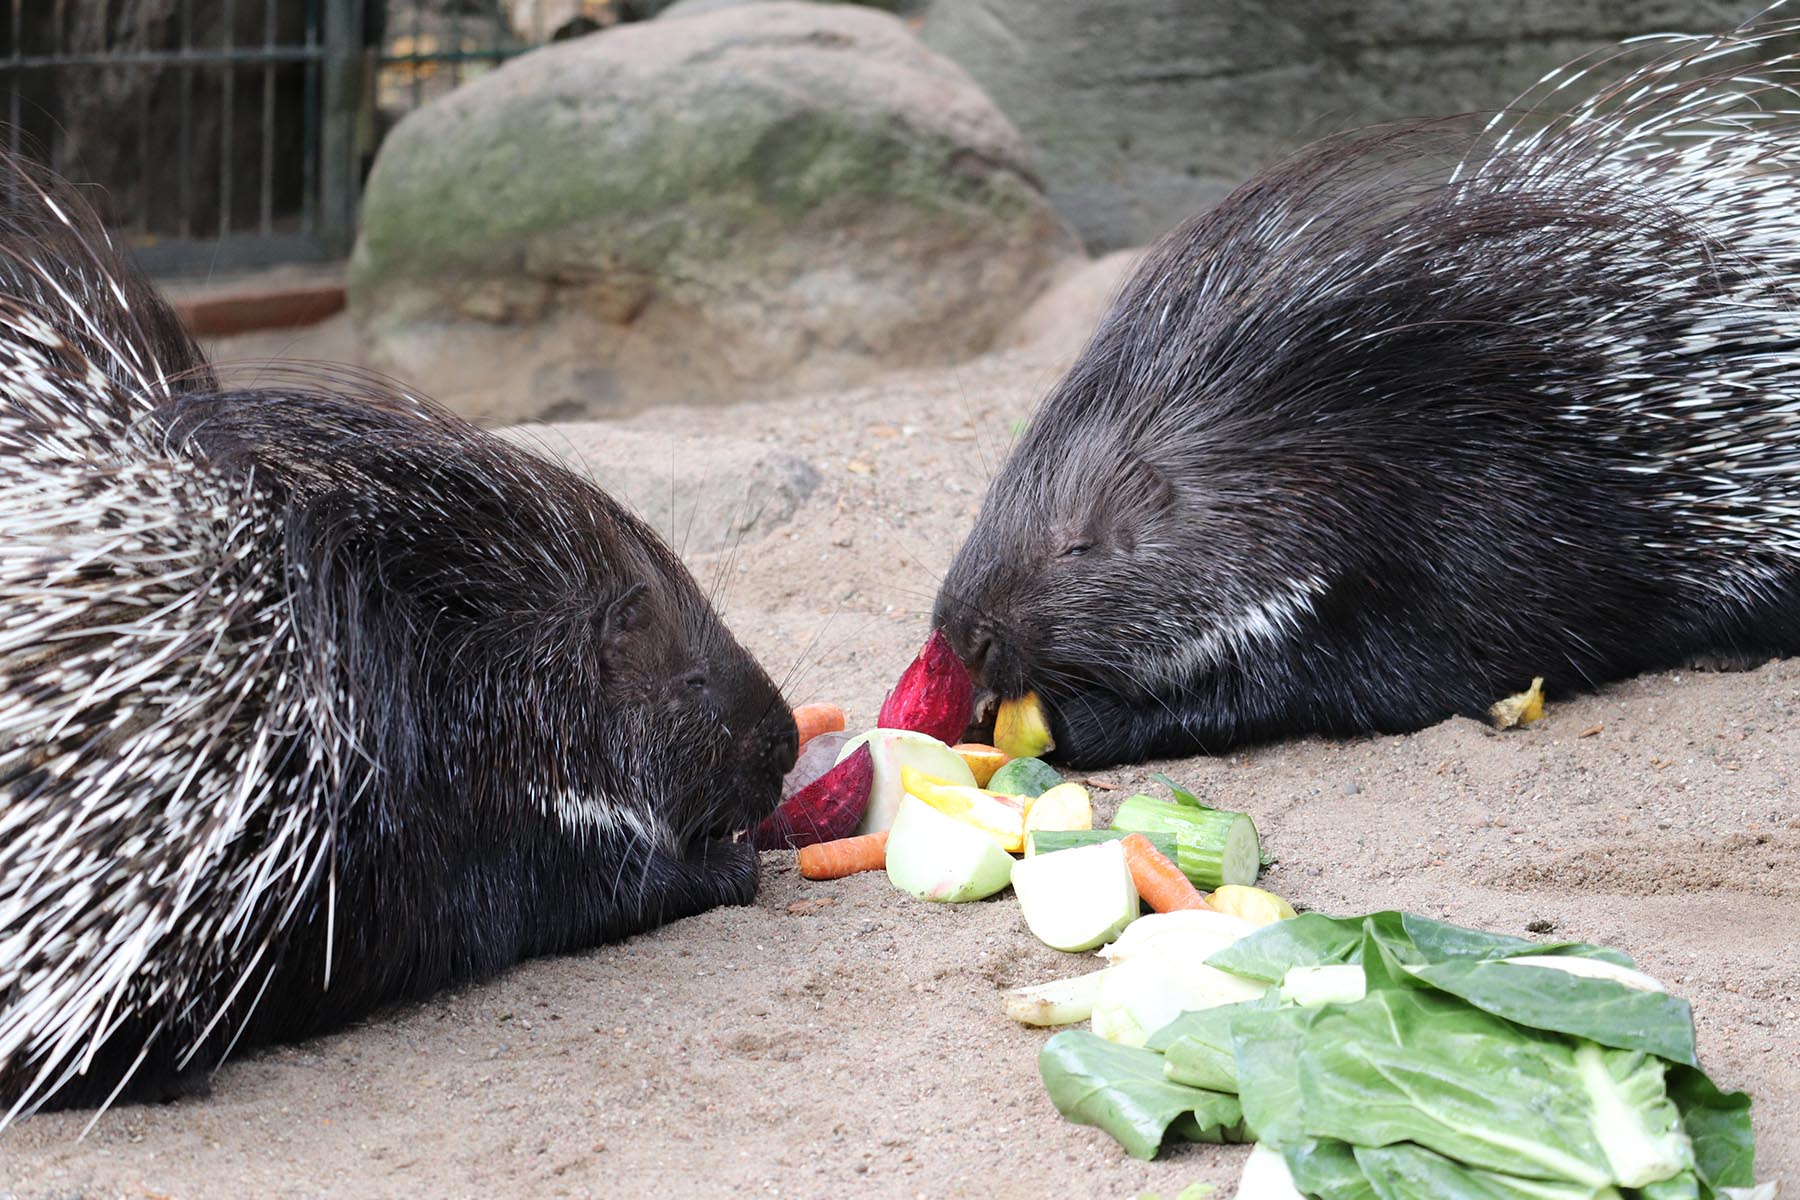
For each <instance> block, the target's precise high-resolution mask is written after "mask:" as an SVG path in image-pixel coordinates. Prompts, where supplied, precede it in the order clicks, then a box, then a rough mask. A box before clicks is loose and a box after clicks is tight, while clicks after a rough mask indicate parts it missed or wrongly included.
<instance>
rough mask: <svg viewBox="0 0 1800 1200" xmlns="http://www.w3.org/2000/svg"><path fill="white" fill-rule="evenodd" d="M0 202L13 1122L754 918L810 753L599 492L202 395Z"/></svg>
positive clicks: (475, 453)
mask: <svg viewBox="0 0 1800 1200" xmlns="http://www.w3.org/2000/svg"><path fill="white" fill-rule="evenodd" d="M4 175H5V182H4V184H3V185H0V193H3V195H0V200H4V204H3V206H0V1126H3V1125H4V1124H5V1123H6V1121H9V1120H11V1119H13V1118H15V1117H16V1116H17V1115H19V1114H20V1113H24V1112H30V1111H32V1110H34V1109H37V1108H40V1107H69V1106H93V1105H105V1104H107V1103H110V1102H111V1101H113V1100H114V1099H115V1098H126V1099H151V1098H159V1097H168V1096H173V1095H177V1094H180V1093H183V1092H186V1091H191V1090H198V1089H199V1088H202V1087H204V1086H205V1079H206V1076H207V1075H208V1073H209V1072H210V1071H211V1070H212V1069H213V1068H214V1067H215V1066H216V1065H217V1064H218V1063H220V1062H221V1061H222V1059H223V1058H224V1057H225V1055H226V1054H227V1053H228V1052H229V1051H230V1050H231V1049H232V1048H233V1047H234V1046H237V1047H245V1046H250V1045H254V1044H257V1043H266V1042H272V1041H287V1040H294V1039H299V1038H302V1037H305V1036H307V1035H309V1034H312V1033H314V1032H317V1031H322V1030H326V1029H329V1028H332V1027H334V1026H339V1025H342V1024H344V1023H345V1022H347V1021H349V1020H351V1019H353V1018H356V1017H358V1016H361V1015H363V1014H366V1013H369V1012H371V1011H372V1010H374V1009H376V1008H378V1007H380V1006H382V1005H385V1004H388V1003H390V1002H393V1001H397V1000H405V999H410V998H418V997H423V996H425V995H427V994H428V993H430V992H432V991H434V990H435V989H438V988H441V987H443V986H445V985H447V984H449V983H451V982H453V981H458V980H466V979H472V978H476V977H481V976H485V975H489V974H492V973H493V972H496V971H498V970H500V969H501V968H503V967H505V966H507V965H509V964H511V963H513V962H515V961H517V960H519V959H521V958H524V957H527V956H531V955H540V954H547V953H554V952H561V951H567V950H571V949H574V948H578V947H585V946H590V945H594V944H597V943H602V942H606V941H610V940H614V939H618V938H621V937H624V936H626V935H628V934H632V933H634V932H638V931H642V930H645V929H648V928H650V927H652V926H655V925H657V924H659V923H662V922H664V921H667V920H671V919H673V918H676V917H679V916H683V915H686V914H692V913H695V912H698V911H701V910H704V909H708V908H711V907H713V906H715V905H720V904H732V903H744V902H747V901H748V900H750V898H751V897H752V896H753V894H754V892H755V888H756V854H755V851H754V850H753V849H752V847H751V846H750V845H749V843H748V842H742V841H736V840H734V833H735V832H736V831H739V830H742V829H744V828H745V827H747V826H749V825H752V824H754V823H755V822H756V821H757V820H758V819H760V818H761V817H762V816H764V815H765V814H766V813H767V812H768V811H770V810H771V809H772V808H773V807H774V804H775V802H776V800H777V799H778V797H779V789H780V780H781V777H782V775H783V774H784V773H785V772H786V771H787V769H788V768H789V767H790V766H791V765H792V763H793V760H794V756H795V751H796V731H795V728H794V722H793V719H792V717H791V715H790V713H789V710H788V707H787V705H786V704H785V703H783V701H782V699H781V696H780V694H779V692H778V691H777V689H776V687H775V685H774V684H773V683H772V682H771V681H770V679H769V677H768V676H767V675H766V674H765V673H764V671H763V670H762V668H761V667H760V666H758V664H757V663H756V661H755V660H754V659H753V658H752V657H751V656H750V655H749V654H748V653H747V652H746V651H744V650H743V649H742V648H741V647H740V646H739V645H738V644H737V642H735V641H734V640H733V638H732V636H731V634H730V633H729V632H728V631H727V630H726V628H725V627H724V626H723V625H722V624H721V622H720V620H719V618H718V617H717V615H716V614H715V612H714V611H713V609H712V607H711V606H710V604H709V603H708V601H707V599H706V597H705V596H704V595H703V594H702V592H701V591H700V589H699V588H698V587H697V585H696V583H695V581H694V580H693V579H692V577H691V576H690V575H689V573H688V572H687V571H686V570H685V569H684V568H683V566H682V564H681V562H680V560H679V559H678V558H677V557H676V556H675V555H674V554H673V553H672V552H671V551H670V550H669V549H668V548H667V547H666V546H665V545H664V544H663V543H662V542H661V541H659V540H658V538H657V537H656V535H655V534H654V533H653V532H652V531H651V530H650V529H649V528H648V527H647V526H646V525H645V524H644V523H642V522H641V521H640V520H638V519H637V518H636V517H635V516H633V515H632V514H631V513H629V512H628V511H626V510H625V509H624V508H622V507H621V506H620V505H618V504H616V503H615V502H614V501H612V500H611V499H610V498H609V497H608V496H606V495H605V494H604V493H603V492H602V491H601V490H600V489H599V488H597V487H595V486H594V485H592V484H591V483H589V482H587V481H586V480H584V479H581V478H579V477H577V476H575V475H572V474H570V473H568V472H566V471H563V470H561V469H559V468H556V467H553V466H551V465H549V464H548V463H546V462H543V461H540V460H539V459H538V458H536V457H534V456H533V455H531V454H530V453H528V452H526V451H525V450H523V449H520V448H517V447H514V446H512V445H510V444H508V443H506V442H504V441H502V440H501V439H499V438H498V437H496V436H494V435H492V434H489V433H486V432H484V431H482V430H479V429H477V428H476V427H474V426H472V425H470V424H468V423H466V422H464V421H462V420H459V419H457V418H455V417H453V416H451V415H449V414H447V413H445V412H443V411H440V410H438V409H436V408H434V407H432V406H431V405H429V404H428V403H426V402H425V401H423V400H420V399H416V398H414V397H411V396H409V395H405V394H402V393H400V392H398V391H396V390H393V389H386V388H383V387H381V386H378V385H377V384H376V383H375V382H374V381H372V380H369V379H364V378H359V377H358V376H356V375H355V374H353V373H349V372H347V371H343V370H337V371H335V372H334V371H333V370H330V369H324V368H321V369H320V370H318V371H314V372H311V373H300V374H297V375H296V374H290V375H279V374H274V373H270V372H267V371H265V372H263V373H262V374H261V375H259V376H258V378H257V379H256V381H255V386H248V387H239V386H229V385H227V384H225V383H222V382H221V379H220V376H219V374H218V373H216V372H215V371H214V369H213V368H211V367H210V366H209V365H208V364H207V363H206V361H205V359H204V358H203V356H202V355H201V353H200V352H199V350H198V349H197V347H196V345H195V343H194V342H193V341H192V339H191V338H190V337H189V336H188V335H187V334H186V333H185V332H184V331H183V328H182V326H181V324H180V322H179V320H178V319H177V318H176V316H175V315H174V314H173V312H172V310H171V309H170V308H169V306H168V305H167V304H166V303H165V302H164V301H163V300H162V299H161V298H160V297H159V296H158V295H157V293H156V292H155V290H154V289H153V287H152V286H151V285H150V284H149V283H148V281H147V280H145V279H144V278H143V277H142V276H141V275H140V274H139V273H138V272H136V271H135V270H134V269H133V268H132V267H131V266H130V265H129V264H128V262H127V261H126V260H125V259H124V258H123V257H122V256H121V255H120V254H118V253H117V252H115V250H114V249H113V248H112V246H111V244H110V243H109V242H108V241H107V239H106V235H105V233H104V231H103V230H102V228H101V227H100V225H99V224H98V222H97V221H96V220H95V219H94V218H93V216H92V215H91V213H89V212H88V211H87V210H85V209H84V208H83V207H82V206H81V205H80V203H79V201H78V200H77V199H76V198H75V197H74V196H73V195H72V194H71V191H70V189H68V188H67V187H66V185H61V184H57V183H54V182H53V181H50V180H48V179H45V178H40V177H39V175H38V174H37V173H36V172H35V171H32V170H27V169H26V168H23V167H22V166H20V165H19V164H16V163H11V162H9V163H7V164H5V167H4Z"/></svg>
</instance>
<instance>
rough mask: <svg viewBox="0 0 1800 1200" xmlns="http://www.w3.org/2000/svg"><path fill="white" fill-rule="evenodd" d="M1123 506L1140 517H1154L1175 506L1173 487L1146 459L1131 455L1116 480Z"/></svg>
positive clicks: (1166, 477) (1165, 476) (1167, 478)
mask: <svg viewBox="0 0 1800 1200" xmlns="http://www.w3.org/2000/svg"><path fill="white" fill-rule="evenodd" d="M1119 497H1120V501H1121V504H1122V506H1124V507H1126V508H1128V509H1129V511H1130V512H1132V513H1133V514H1134V515H1137V516H1140V517H1154V516H1156V515H1157V514H1158V513H1162V512H1165V511H1167V510H1168V509H1170V508H1172V507H1174V504H1175V484H1174V482H1173V481H1172V480H1170V478H1169V477H1168V476H1167V475H1165V474H1163V472H1162V471H1161V470H1160V469H1159V468H1158V467H1157V466H1156V465H1155V464H1154V463H1152V462H1150V461H1149V460H1148V459H1145V458H1141V457H1139V456H1138V455H1135V454H1134V455H1131V456H1130V457H1129V458H1127V459H1126V460H1125V470H1124V472H1123V474H1122V477H1121V478H1120V480H1119Z"/></svg>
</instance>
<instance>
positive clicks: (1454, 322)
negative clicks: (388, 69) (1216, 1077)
mask: <svg viewBox="0 0 1800 1200" xmlns="http://www.w3.org/2000/svg"><path fill="white" fill-rule="evenodd" d="M1796 38H1800V22H1795V21H1792V20H1787V21H1777V20H1774V19H1773V18H1771V17H1766V16H1765V17H1764V18H1762V19H1761V20H1759V21H1758V22H1756V23H1754V24H1752V25H1750V26H1747V27H1745V28H1743V29H1740V30H1737V31H1735V32H1733V33H1731V34H1728V35H1725V36H1722V37H1716V38H1662V39H1647V40H1642V44H1641V45H1628V46H1627V47H1625V48H1623V49H1620V50H1616V51H1613V52H1611V53H1610V54H1609V55H1604V56H1601V57H1599V58H1597V59H1596V60H1594V61H1590V62H1587V63H1583V64H1577V65H1576V66H1575V67H1573V68H1569V69H1566V70H1565V71H1563V72H1559V73H1558V74H1556V75H1553V76H1552V77H1550V78H1549V79H1548V80H1546V81H1545V83H1544V84H1543V85H1540V87H1541V91H1542V94H1539V95H1535V96H1531V97H1528V98H1527V101H1526V102H1524V103H1522V104H1521V105H1520V106H1519V108H1518V109H1517V110H1515V111H1514V112H1513V113H1511V114H1506V115H1503V116H1502V117H1501V118H1498V119H1496V120H1495V121H1494V122H1493V123H1491V124H1490V125H1488V126H1487V128H1486V129H1485V130H1482V131H1480V132H1478V133H1475V134H1473V135H1461V134H1458V133H1457V132H1456V127H1455V126H1454V125H1453V124H1452V123H1449V122H1436V123H1430V124H1424V125H1418V126H1413V127H1409V128H1400V129H1385V130H1377V131H1373V132H1370V133H1365V134H1357V135H1350V136H1345V137H1341V138H1336V139H1332V140H1329V141H1327V142H1324V143H1322V144H1320V145H1318V146H1316V147H1313V148H1312V149H1310V150H1307V151H1304V152H1302V153H1301V154H1299V155H1298V156H1297V157H1295V158H1293V159H1292V160H1290V161H1288V162H1286V163H1283V164H1281V165H1279V166H1276V167H1274V168H1273V169H1271V170H1270V171H1268V172H1266V173H1264V174H1263V175H1261V176H1259V177H1258V178H1255V179H1253V180H1251V181H1250V182H1248V183H1246V184H1245V185H1244V186H1243V187H1242V188H1240V189H1239V190H1238V191H1237V192H1236V193H1235V194H1234V195H1232V196H1231V197H1230V198H1229V199H1228V200H1226V201H1225V202H1224V203H1223V204H1222V205H1220V206H1219V207H1218V208H1217V209H1216V210H1214V211H1212V212H1209V213H1206V214H1204V215H1203V216H1201V217H1198V218H1197V219H1195V220H1193V221H1192V222H1190V223H1188V224H1187V225H1185V226H1184V227H1182V228H1181V229H1179V230H1178V231H1176V232H1175V233H1174V234H1173V235H1172V236H1171V237H1170V238H1169V239H1168V240H1167V241H1165V242H1164V243H1163V244H1162V245H1161V246H1159V247H1158V248H1156V249H1155V250H1154V251H1153V252H1152V253H1151V255H1150V256H1149V258H1148V259H1147V260H1146V261H1145V263H1144V264H1143V265H1142V267H1141V268H1140V269H1139V270H1138V271H1137V273H1136V274H1135V276H1134V277H1133V278H1132V279H1131V280H1130V282H1129V283H1127V284H1126V286H1125V288H1124V290H1123V292H1122V294H1121V295H1120V296H1119V298H1118V300H1117V301H1116V303H1115V304H1114V306H1113V308H1112V310H1111V311H1110V312H1109V313H1108V314H1107V315H1106V317H1105V318H1104V319H1103V320H1102V321H1101V323H1100V325H1099V328H1098V329H1097V330H1096V332H1095V334H1094V336H1093V338H1092V340H1091V342H1090V343H1089V344H1088V346H1087V347H1086V348H1085V350H1084V351H1083V352H1082V354H1081V356H1080V358H1079V359H1078V361H1077V362H1076V364H1075V365H1074V367H1073V368H1072V369H1071V370H1070V371H1069V373H1068V374H1067V376H1066V377H1065V378H1064V379H1063V380H1062V381H1061V382H1060V383H1059V384H1058V385H1057V386H1056V388H1055V389H1054V390H1053V391H1052V392H1051V394H1050V395H1049V396H1048V398H1047V399H1045V401H1044V402H1043V404H1042V405H1041V406H1040V407H1039V409H1038V411H1037V413H1036V414H1035V416H1034V417H1033V419H1032V421H1031V424H1030V427H1029V429H1028V430H1027V431H1026V432H1025V434H1024V435H1023V436H1022V437H1021V439H1020V440H1019V442H1018V444H1017V445H1016V447H1015V448H1014V449H1013V451H1012V453H1011V455H1010V457H1009V458H1008V459H1007V461H1006V463H1005V464H1004V466H1003V467H1002V469H1001V470H1000V472H999V474H998V476H997V477H996V478H995V480H994V481H993V484H992V487H991V489H990V491H989V493H988V496H987V499H986V501H985V502H984V504H983V506H982V509H981V514H980V517H979V519H978V520H977V522H976V525H975V529H974V531H973V532H972V533H971V535H970V537H969V539H968V541H967V543H966V544H965V545H964V546H963V547H962V549H961V551H960V552H959V554H958V555H957V557H956V560H955V562H954V564H953V565H952V567H951V569H950V571H949V572H948V573H947V575H946V577H945V580H944V583H943V585H942V588H941V591H940V593H939V596H938V600H937V606H936V614H935V615H936V619H937V621H938V622H939V623H940V624H941V625H943V626H944V627H945V629H946V631H947V632H948V634H949V636H950V638H951V641H952V644H953V645H955V646H956V648H957V650H958V652H959V653H960V654H961V655H962V656H963V657H964V659H965V660H966V661H968V662H969V663H970V664H971V666H972V668H973V669H974V671H975V672H976V674H977V676H978V678H979V679H980V681H981V682H982V683H983V684H984V685H985V687H986V688H987V689H988V691H989V692H991V693H993V694H995V695H998V696H1001V697H1011V696H1018V695H1022V694H1024V693H1027V692H1031V691H1035V692H1036V693H1037V694H1038V695H1039V697H1040V698H1041V699H1042V700H1043V701H1044V702H1045V704H1046V707H1047V709H1048V711H1049V714H1050V721H1051V728H1052V732H1053V734H1054V736H1055V739H1056V743H1057V752H1058V754H1059V755H1060V756H1061V757H1062V758H1063V759H1064V760H1065V761H1068V762H1070V763H1072V764H1077V765H1084V766H1095V765H1101V764H1105V763H1109V762H1118V761H1132V760H1141V759H1144V758H1147V757H1151V756H1155V755H1172V754H1183V753H1193V752H1196V751H1216V750H1220V749H1223V748H1226V747H1229V746H1232V745H1234V744H1237V743H1241V742H1245V741H1251V740H1258V739H1266V738H1273V737H1280V736H1286V735H1292V734H1300V733H1326V734H1331V735H1345V734H1353V733H1359V732H1370V731H1381V732H1398V731H1405V730H1412V729H1417V728H1420V727H1422V726H1424V725H1427V724H1429V723H1431V722H1434V721H1437V720H1440V719H1442V718H1444V717H1446V716H1449V715H1451V714H1454V713H1466V714H1471V715H1473V714H1478V713H1480V712H1482V711H1483V710H1485V709H1486V707H1487V706H1488V705H1489V704H1491V703H1492V702H1493V701H1495V700H1496V699H1498V698H1500V697H1501V696H1504V695H1506V694H1508V693H1511V692H1516V691H1519V690H1521V689H1523V688H1524V687H1526V686H1527V685H1528V684H1529V683H1530V682H1531V680H1532V678H1533V677H1534V676H1543V677H1545V679H1546V680H1547V682H1548V686H1549V688H1550V689H1551V691H1552V693H1553V694H1554V693H1558V692H1568V691H1572V690H1577V689H1584V688H1590V687H1593V686H1596V685H1599V684H1602V683H1605V682H1606V681H1609V680H1614V679H1619V678H1622V677H1625V676H1629V675H1632V674H1635V673H1637V672H1640V671H1644V670H1649V669H1655V668H1664V667H1670V666H1675V665H1679V664H1681V663H1682V662H1683V661H1685V660H1687V659H1689V658H1691V657H1692V656H1695V655H1697V654H1700V653H1705V652H1722V653H1723V654H1725V655H1727V656H1730V657H1734V658H1739V659H1743V658H1754V657H1755V656H1763V655H1767V654H1770V653H1791V652H1793V651H1794V650H1796V649H1800V117H1797V116H1796V114H1795V112H1794V111H1793V110H1794V109H1796V108H1797V107H1800V105H1796V103H1795V91H1794V83H1795V80H1796V79H1797V78H1800V72H1797V71H1796V64H1795V61H1794V56H1793V55H1791V54H1787V53H1782V52H1780V51H1781V50H1782V48H1783V47H1791V46H1792V45H1793V44H1795V39H1796ZM1645 47H1648V48H1649V49H1648V51H1646V50H1645ZM1630 62H1635V63H1636V64H1637V65H1636V66H1635V67H1631V66H1629V65H1628V64H1629V63H1630ZM1596 79H1600V80H1603V81H1604V82H1601V83H1596V82H1595V80H1596ZM1581 97H1585V98H1581ZM1576 98H1581V99H1579V100H1578V101H1577V99H1576ZM1439 164H1441V165H1442V169H1439Z"/></svg>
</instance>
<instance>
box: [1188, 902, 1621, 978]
mask: <svg viewBox="0 0 1800 1200" xmlns="http://www.w3.org/2000/svg"><path fill="white" fill-rule="evenodd" d="M1370 931H1372V932H1373V933H1375V934H1376V935H1377V936H1379V937H1380V938H1381V940H1382V943H1383V944H1384V945H1385V946H1386V947H1387V948H1388V949H1389V950H1390V951H1391V952H1392V953H1393V954H1394V955H1395V956H1396V957H1397V958H1398V960H1399V961H1400V962H1403V963H1406V964H1407V965H1409V966H1418V965H1423V964H1425V963H1436V962H1445V961H1449V960H1455V959H1487V958H1509V957H1511V956H1513V955H1516V954H1574V955H1579V956H1581V957H1584V958H1598V959H1603V960H1605V961H1607V962H1614V963H1618V964H1619V965H1620V966H1622V967H1629V966H1633V965H1635V964H1633V963H1632V961H1631V959H1630V958H1629V957H1627V956H1626V955H1624V954H1621V953H1619V952H1618V951H1617V950H1611V949H1608V948H1606V947H1604V946H1593V945H1589V944H1588V943H1586V942H1533V941H1528V940H1526V939H1525V938H1516V937H1511V936H1509V935H1507V934H1502V933H1487V932H1485V931H1483V930H1480V929H1468V928H1465V927H1463V926H1461V925H1451V924H1449V923H1447V922H1444V921H1434V920H1432V919H1431V918H1429V917H1421V916H1417V915H1416V914H1413V913H1403V912H1396V911H1393V910H1391V909H1390V910H1388V911H1385V912H1377V913H1369V914H1368V915H1367V916H1361V917H1327V916H1324V915H1322V914H1320V913H1301V914H1300V915H1299V916H1297V917H1291V918H1289V919H1288V920H1286V921H1277V922H1275V923H1274V924H1273V925H1266V926H1264V927H1263V928H1261V929H1259V930H1257V931H1256V932H1255V933H1253V934H1250V935H1249V936H1247V937H1242V938H1239V939H1238V940H1237V941H1236V942H1234V943H1232V944H1231V945H1230V946H1227V947H1226V948H1225V949H1223V950H1221V951H1219V952H1218V953H1217V954H1214V955H1213V956H1212V957H1211V958H1209V959H1207V960H1206V961H1207V963H1208V964H1210V965H1212V966H1215V967H1222V968H1223V969H1225V970H1227V971H1233V972H1236V973H1237V974H1239V975H1247V976H1249V977H1250V978H1252V979H1261V980H1264V981H1265V982H1268V983H1279V982H1281V977H1282V976H1283V975H1285V974H1287V970H1288V968H1289V967H1315V966H1326V965H1330V964H1333V963H1355V962H1361V961H1362V947H1363V936H1364V934H1365V932H1370Z"/></svg>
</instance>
